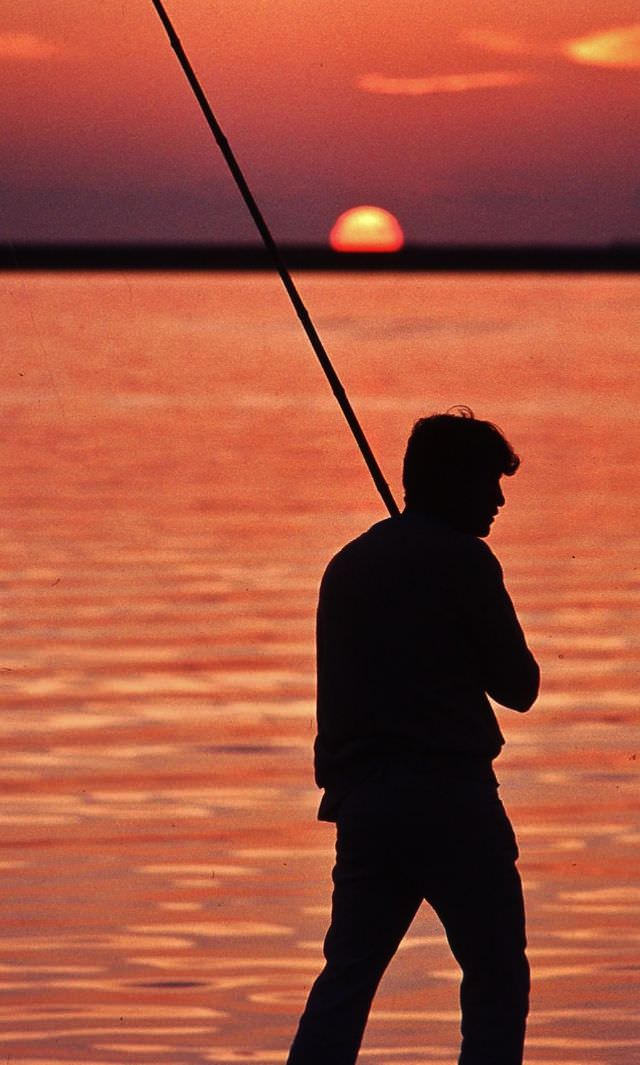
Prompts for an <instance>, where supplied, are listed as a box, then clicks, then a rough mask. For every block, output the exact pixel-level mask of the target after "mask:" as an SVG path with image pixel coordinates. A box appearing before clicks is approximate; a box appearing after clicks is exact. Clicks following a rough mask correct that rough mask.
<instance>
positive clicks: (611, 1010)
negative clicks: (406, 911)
mask: <svg viewBox="0 0 640 1065" xmlns="http://www.w3.org/2000/svg"><path fill="white" fill-rule="evenodd" d="M301 288H302V290H303V293H304V295H305V296H306V298H307V300H308V302H309V306H310V309H311V311H312V314H313V315H314V316H315V318H316V319H317V323H318V326H319V329H320V332H321V333H322V335H323V338H324V339H325V341H326V343H327V346H328V347H329V349H330V350H331V352H332V354H333V357H334V359H335V362H336V366H337V368H338V370H339V372H340V373H341V375H342V376H343V379H344V383H345V385H346V387H347V389H348V391H349V394H350V395H351V398H352V400H353V403H354V405H355V407H356V409H357V410H358V412H359V414H360V416H361V419H362V421H363V424H364V427H365V430H366V431H367V433H368V434H369V436H370V439H371V443H372V445H373V447H374V450H375V451H376V452H377V454H378V456H379V458H380V460H381V463H382V465H383V467H384V469H385V472H386V473H387V475H388V477H389V480H390V482H391V483H392V485H393V487H394V490H395V491H396V494H397V495H398V497H400V488H399V483H398V482H399V477H398V473H399V468H400V463H401V457H402V450H403V445H404V442H405V439H406V436H407V433H408V431H409V428H410V426H411V423H412V421H413V420H414V419H415V418H416V417H418V416H419V415H421V414H423V413H429V412H431V411H433V410H437V409H443V408H446V407H448V406H450V405H451V404H454V403H468V404H470V405H471V406H472V407H473V408H474V410H475V411H476V413H477V414H478V415H479V416H483V417H489V418H491V419H492V420H495V421H497V422H498V423H499V424H500V425H501V426H502V428H503V429H504V430H505V432H506V433H507V435H508V436H509V437H510V438H511V439H512V441H513V443H514V445H515V447H516V449H517V450H518V451H519V452H520V453H521V454H522V455H523V458H524V461H523V465H522V468H521V471H520V472H519V473H518V475H517V476H516V477H515V478H514V479H513V481H509V482H508V484H507V489H508V497H507V507H506V508H505V511H504V513H503V516H502V517H501V519H500V521H499V522H498V525H497V527H496V529H495V531H494V532H493V533H492V538H491V544H492V547H493V548H494V550H495V551H496V552H497V553H498V555H499V556H500V558H501V560H502V562H503V565H504V569H505V574H506V578H507V583H508V585H509V587H510V590H511V592H512V595H513V597H514V599H515V600H516V603H517V605H518V607H519V609H520V613H521V615H522V618H523V622H524V624H525V627H526V629H527V633H528V635H529V639H530V643H531V645H532V646H533V648H534V649H535V651H536V652H537V655H538V657H539V658H540V660H541V663H542V668H543V676H544V683H543V692H542V695H541V698H540V700H539V702H538V704H537V705H536V707H535V708H534V710H533V711H532V712H531V713H530V714H529V715H525V716H524V717H521V716H519V715H514V714H510V713H509V712H508V711H500V720H501V724H502V727H503V730H504V732H505V733H506V735H507V740H508V742H507V747H506V750H505V752H504V753H503V755H502V756H501V758H500V761H499V763H498V767H497V768H498V772H499V776H500V778H501V781H502V795H503V798H504V801H505V803H506V805H507V807H508V808H509V811H510V813H511V815H512V818H513V820H514V823H515V825H516V828H517V832H518V836H519V839H520V845H521V852H522V857H521V863H520V864H521V871H522V874H523V878H524V881H525V886H526V893H527V901H528V918H529V939H530V957H531V962H532V967H533V975H534V993H533V1009H532V1016H531V1022H530V1026H529V1038H528V1043H527V1057H526V1061H527V1065H536V1063H538V1065H631V1063H632V1062H634V1061H638V1060H640V1029H639V1026H638V1005H637V1004H638V974H639V950H638V947H639V944H640V928H639V926H638V921H637V915H638V903H639V902H640V882H639V879H638V864H637V854H638V843H639V842H640V828H639V826H638V791H637V787H635V782H636V780H637V766H638V748H639V744H638V709H637V707H638V685H637V678H638V658H639V656H638V639H639V637H638V610H637V602H638V600H637V591H638V547H639V540H640V533H639V524H638V507H637V469H638V458H639V452H640V445H639V436H638V429H637V411H638V403H639V400H640V395H639V392H640V390H639V388H638V356H637V351H636V346H637V336H638V325H639V324H640V322H639V319H640V310H639V308H640V281H639V280H638V279H636V278H616V277H579V278H578V277H576V278H564V277H553V278H549V277H536V276H522V277H513V276H512V277H498V276H487V277H479V276H478V277H474V276H441V277H429V276H419V277H410V276H402V277H394V276H392V275H388V276H385V275H378V276H375V277H367V276H359V277H356V276H342V277H340V276H331V277H329V276H309V275H305V276H303V277H302V279H301ZM0 300H1V304H2V316H3V323H4V327H5V328H4V333H5V339H4V341H3V354H2V359H1V362H0V365H1V368H2V382H3V387H2V392H1V394H0V405H1V408H2V418H3V424H4V430H5V431H4V441H5V446H4V449H3V451H2V478H1V481H0V492H1V493H2V522H1V534H0V537H1V538H0V552H1V560H2V600H1V609H2V617H1V625H2V633H3V640H2V661H1V663H0V683H1V690H2V715H1V717H0V730H1V732H2V742H1V744H0V786H1V789H2V803H1V805H0V821H1V827H2V836H1V838H2V848H1V849H0V870H1V872H2V880H1V883H2V889H1V899H2V921H3V928H4V938H3V951H2V955H1V957H0V986H1V989H2V1000H1V1003H0V1061H3V1062H4V1061H5V1060H6V1061H7V1062H9V1061H11V1062H14V1061H16V1062H17V1061H19V1062H21V1063H23V1065H67V1063H69V1065H70V1063H81V1065H98V1063H102V1065H123V1063H125V1062H127V1063H128V1062H150V1063H153V1065H164V1063H165V1062H166V1063H171V1065H204V1063H209V1062H213V1063H216V1065H225V1063H227V1062H254V1063H259V1065H269V1063H272V1062H274V1063H283V1062H284V1059H285V1057H286V1050H287V1047H288V1044H289V1041H290V1039H291V1037H292V1034H293V1031H294V1029H295V1026H296V1023H297V1017H298V1014H299V1011H300V1010H301V1008H302V1005H303V1002H304V1000H305V996H306V992H307V990H308V988H309V985H310V983H311V981H312V979H313V978H314V976H315V974H316V973H317V971H318V969H319V967H320V963H321V941H322V936H323V933H324V930H325V926H326V921H327V914H328V904H329V895H330V869H331V864H332V853H333V832H332V828H331V826H329V825H326V824H319V823H317V822H316V821H315V808H316V804H317V795H316V793H315V789H314V786H313V782H312V776H311V743H312V739H313V732H314V722H313V694H314V675H313V669H314V661H313V614H314V608H315V598H316V589H317V585H318V580H319V577H320V575H321V572H322V569H323V566H324V564H325V562H326V560H327V559H328V557H329V555H330V554H331V553H332V552H333V551H334V550H335V549H336V548H337V547H338V546H339V545H341V544H342V543H343V542H344V541H345V540H346V539H348V538H350V537H351V536H353V535H355V534H357V533H358V532H359V531H361V530H362V529H363V528H364V527H366V526H367V525H369V524H370V523H371V522H372V521H374V520H377V519H378V518H379V517H382V516H383V507H382V505H381V504H380V503H379V502H378V501H377V498H376V495H375V490H374V489H373V488H372V486H371V485H370V483H369V481H368V475H367V473H366V471H365V470H364V467H363V465H362V462H361V460H360V458H359V456H358V455H357V453H356V451H355V446H354V445H353V444H352V442H351V440H350V438H349V435H348V432H347V430H346V429H345V428H344V426H343V423H342V420H341V417H340V415H339V413H338V412H337V410H336V407H335V403H334V401H333V399H332V397H331V395H330V393H329V390H328V387H327V385H326V383H325V381H324V379H323V377H322V375H321V372H320V370H319V369H318V368H317V367H316V365H315V364H314V361H313V356H312V355H311V354H310V353H309V350H308V348H307V346H306V342H305V340H304V337H303V336H302V334H301V332H300V330H299V327H298V325H297V323H296V322H295V319H292V315H291V312H290V311H289V308H288V306H287V304H286V301H285V297H284V296H283V295H282V294H281V292H280V290H279V288H278V285H277V282H276V281H275V280H273V279H272V278H271V277H268V276H265V275H260V276H248V275H242V276H232V275H224V276H222V275H212V276H210V277H206V276H202V275H199V276H197V277H195V276H177V275H171V276H144V275H126V274H123V275H109V276H106V275H105V276H100V275H95V276H82V275H78V276H68V277H66V276H46V275H42V276H20V275H15V276H8V275H5V276H4V277H2V278H1V279H0ZM457 981H458V972H457V970H456V967H455V963H454V962H453V960H452V958H451V956H450V954H449V952H448V949H447V947H446V944H445V943H444V939H443V935H442V933H441V931H440V928H439V926H438V924H437V921H436V920H435V918H434V917H433V916H432V915H431V914H430V912H429V911H428V910H427V909H426V908H424V910H423V911H422V912H421V913H420V914H419V916H418V918H417V919H416V922H415V923H414V925H413V927H412V929H411V932H410V934H409V936H408V937H407V939H406V941H405V943H404V944H403V947H402V949H401V951H400V952H399V954H398V956H397V958H396V959H395V960H394V963H393V965H392V966H391V968H390V969H389V972H388V973H387V975H386V977H385V979H384V982H383V984H382V986H381V989H380V992H379V995H378V998H377V1000H376V1005H375V1009H374V1012H373V1014H372V1018H371V1022H370V1026H369V1029H368V1033H367V1038H366V1043H365V1046H364V1048H363V1051H362V1061H363V1063H364V1065H378V1063H379V1065H443V1063H448V1065H453V1062H454V1061H455V1060H456V1047H457V1040H458V1035H457V1027H458V1013H457Z"/></svg>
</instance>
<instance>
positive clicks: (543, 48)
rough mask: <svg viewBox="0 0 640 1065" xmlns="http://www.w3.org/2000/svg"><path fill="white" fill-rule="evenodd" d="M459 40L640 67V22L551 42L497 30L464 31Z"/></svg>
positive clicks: (496, 49) (500, 50)
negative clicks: (528, 38) (527, 38)
mask: <svg viewBox="0 0 640 1065" xmlns="http://www.w3.org/2000/svg"><path fill="white" fill-rule="evenodd" d="M462 39H463V40H464V41H466V42H467V43H468V44H472V45H476V46H477V47H478V48H482V49H483V51H485V52H493V53H495V54H497V55H520V56H522V55H529V56H546V57H547V58H548V57H553V56H562V58H563V59H568V60H569V61H570V62H571V63H580V64H581V65H583V66H595V67H615V68H618V69H627V70H629V69H635V68H638V67H640V23H634V24H633V25H631V26H615V27H613V28H612V29H607V30H599V31H598V32H597V33H589V34H587V35H586V36H584V37H570V38H568V39H567V40H564V41H553V42H551V43H547V42H540V41H531V40H526V39H525V38H523V37H514V36H512V35H511V34H506V33H500V32H499V31H497V30H492V29H487V28H480V29H471V30H466V31H465V32H464V33H463V34H462Z"/></svg>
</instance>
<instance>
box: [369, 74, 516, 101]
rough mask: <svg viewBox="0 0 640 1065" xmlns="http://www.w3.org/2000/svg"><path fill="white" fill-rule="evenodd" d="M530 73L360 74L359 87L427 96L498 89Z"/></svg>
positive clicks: (372, 90)
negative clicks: (411, 75)
mask: <svg viewBox="0 0 640 1065" xmlns="http://www.w3.org/2000/svg"><path fill="white" fill-rule="evenodd" d="M533 80H534V78H533V75H532V74H530V73H528V72H526V71H520V70H491V71H482V72H479V73H476V74H437V75H433V76H431V77H428V78H388V77H386V76H385V75H383V74H363V75H362V77H360V78H358V87H359V88H360V89H362V90H363V91H364V92H374V93H382V94H383V95H387V96H428V95H430V94H431V93H445V92H470V91H472V90H474V89H499V88H503V87H505V86H508V85H523V84H525V83H526V82H530V81H533Z"/></svg>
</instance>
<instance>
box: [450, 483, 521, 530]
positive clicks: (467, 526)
mask: <svg viewBox="0 0 640 1065" xmlns="http://www.w3.org/2000/svg"><path fill="white" fill-rule="evenodd" d="M501 477H502V474H500V473H481V472H474V473H473V474H468V475H466V476H460V477H458V478H456V479H455V480H454V481H451V482H450V483H449V485H448V487H447V490H446V493H445V494H444V495H443V497H442V499H441V500H439V501H438V505H437V510H438V511H439V513H440V514H441V516H442V517H443V518H444V519H445V520H446V521H448V522H449V523H450V524H451V525H453V527H454V528H455V529H458V530H459V531H460V532H465V533H471V535H473V536H488V535H489V533H490V532H491V526H492V524H493V521H494V519H495V518H496V515H497V514H498V510H499V508H500V507H502V506H504V502H505V499H504V495H503V492H502V487H501V485H500V480H501Z"/></svg>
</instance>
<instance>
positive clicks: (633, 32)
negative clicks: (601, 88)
mask: <svg viewBox="0 0 640 1065" xmlns="http://www.w3.org/2000/svg"><path fill="white" fill-rule="evenodd" d="M561 50H562V53H563V55H565V56H566V57H567V59H571V60H573V62H574V63H586V64H588V65H590V66H596V67H620V68H623V69H633V68H638V67H640V22H637V23H635V24H634V25H633V26H618V27H616V28H614V29H611V30H604V31H602V32H600V33H590V34H589V35H588V36H587V37H575V38H574V39H573V40H569V41H565V42H564V45H563V46H562V48H561Z"/></svg>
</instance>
